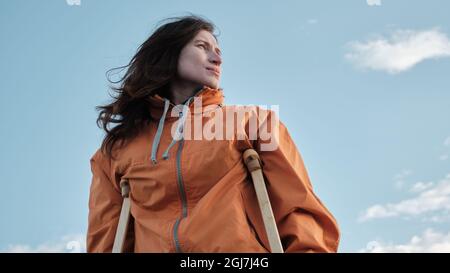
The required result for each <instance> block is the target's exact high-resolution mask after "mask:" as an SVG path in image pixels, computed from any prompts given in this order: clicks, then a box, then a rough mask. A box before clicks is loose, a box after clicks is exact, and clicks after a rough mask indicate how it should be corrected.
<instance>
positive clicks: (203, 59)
mask: <svg viewBox="0 0 450 273" xmlns="http://www.w3.org/2000/svg"><path fill="white" fill-rule="evenodd" d="M221 63H222V58H221V56H220V49H219V46H218V44H217V41H216V39H215V38H214V36H213V35H212V34H211V33H210V32H209V31H206V30H201V31H200V32H199V33H198V34H197V35H196V36H195V37H194V39H192V40H191V41H190V42H189V43H188V44H187V45H186V46H185V47H184V48H183V49H182V50H181V53H180V58H179V60H178V76H179V77H180V79H181V80H184V81H189V82H193V83H196V84H200V85H207V86H209V87H211V88H218V87H219V80H220V73H221V69H220V65H221Z"/></svg>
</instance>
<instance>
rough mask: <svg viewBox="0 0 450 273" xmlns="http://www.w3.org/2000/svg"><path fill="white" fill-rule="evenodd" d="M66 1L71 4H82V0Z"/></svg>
mask: <svg viewBox="0 0 450 273" xmlns="http://www.w3.org/2000/svg"><path fill="white" fill-rule="evenodd" d="M66 3H67V5H69V6H79V5H81V0H66Z"/></svg>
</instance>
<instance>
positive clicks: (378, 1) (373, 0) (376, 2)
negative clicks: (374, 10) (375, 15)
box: [366, 0, 381, 6]
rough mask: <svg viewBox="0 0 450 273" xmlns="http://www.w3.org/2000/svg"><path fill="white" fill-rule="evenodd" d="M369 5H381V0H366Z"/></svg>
mask: <svg viewBox="0 0 450 273" xmlns="http://www.w3.org/2000/svg"><path fill="white" fill-rule="evenodd" d="M366 2H367V5H369V6H381V0H366Z"/></svg>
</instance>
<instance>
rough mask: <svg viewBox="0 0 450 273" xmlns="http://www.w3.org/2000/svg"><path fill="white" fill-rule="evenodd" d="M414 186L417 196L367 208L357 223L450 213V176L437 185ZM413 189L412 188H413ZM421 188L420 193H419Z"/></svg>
mask: <svg viewBox="0 0 450 273" xmlns="http://www.w3.org/2000/svg"><path fill="white" fill-rule="evenodd" d="M429 183H430V182H428V183H425V184H423V185H420V184H416V185H415V188H416V192H417V193H418V196H416V197H414V198H410V199H406V200H403V201H400V202H397V203H388V204H377V205H374V206H371V207H369V208H368V209H366V211H364V213H363V214H362V215H361V216H360V217H359V219H358V221H359V222H364V221H368V220H371V219H379V218H389V217H400V216H406V217H410V216H411V217H416V216H419V215H426V213H432V212H438V213H447V212H449V211H450V174H448V175H447V176H446V177H445V178H444V179H442V180H440V181H439V183H432V184H429ZM413 188H414V186H413ZM419 188H421V190H422V191H419Z"/></svg>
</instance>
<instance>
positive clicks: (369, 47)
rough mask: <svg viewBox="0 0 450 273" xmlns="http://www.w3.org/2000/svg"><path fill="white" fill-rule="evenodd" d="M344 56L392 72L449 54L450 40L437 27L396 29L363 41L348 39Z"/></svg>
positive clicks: (353, 61)
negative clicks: (388, 35) (384, 35)
mask: <svg viewBox="0 0 450 273" xmlns="http://www.w3.org/2000/svg"><path fill="white" fill-rule="evenodd" d="M347 46H348V48H349V52H348V53H347V54H346V55H345V58H346V59H347V60H349V61H350V62H352V63H353V64H354V65H355V66H357V67H360V68H367V69H372V70H380V71H386V72H388V73H390V74H396V73H400V72H403V71H406V70H408V69H411V68H412V67H414V66H415V65H417V64H418V63H420V62H423V61H425V60H428V59H438V58H443V57H449V56H450V41H449V39H448V37H447V35H446V34H445V33H443V32H441V31H440V30H439V29H438V28H433V29H430V30H423V31H416V30H396V31H394V32H393V33H392V34H391V36H390V37H389V38H385V37H382V36H378V35H377V37H375V38H373V39H371V40H368V41H366V42H360V41H352V42H349V43H348V45H347Z"/></svg>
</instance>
